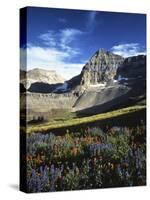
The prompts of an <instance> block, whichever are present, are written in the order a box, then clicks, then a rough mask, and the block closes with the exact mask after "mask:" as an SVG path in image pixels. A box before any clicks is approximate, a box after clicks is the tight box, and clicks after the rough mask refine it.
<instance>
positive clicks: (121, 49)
mask: <svg viewBox="0 0 150 200" xmlns="http://www.w3.org/2000/svg"><path fill="white" fill-rule="evenodd" d="M111 51H112V52H113V53H115V54H118V55H121V56H123V57H130V56H136V55H141V54H146V51H145V49H144V48H142V47H141V46H140V44H139V43H127V44H119V45H116V46H113V47H112V48H111Z"/></svg>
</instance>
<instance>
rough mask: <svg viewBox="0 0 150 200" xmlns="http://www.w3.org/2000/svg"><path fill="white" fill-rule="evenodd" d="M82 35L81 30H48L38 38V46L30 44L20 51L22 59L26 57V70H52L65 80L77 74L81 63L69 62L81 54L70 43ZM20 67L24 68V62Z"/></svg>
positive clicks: (81, 65)
mask: <svg viewBox="0 0 150 200" xmlns="http://www.w3.org/2000/svg"><path fill="white" fill-rule="evenodd" d="M82 34H83V32H82V31H81V30H78V29H71V28H70V29H69V28H68V29H62V30H59V31H58V32H55V31H51V30H49V31H47V32H46V33H43V34H41V35H40V36H39V37H38V38H39V39H40V40H41V45H40V46H35V45H32V44H30V45H27V48H26V49H21V55H22V57H24V55H27V70H29V69H33V68H44V69H49V70H51V69H52V70H56V71H57V72H58V73H60V74H62V76H64V78H66V79H70V78H71V77H73V76H75V75H77V74H79V73H80V72H81V69H82V67H83V63H78V62H77V63H74V62H72V61H71V60H72V58H74V57H75V56H76V55H78V54H80V53H81V52H80V50H79V49H78V48H76V47H74V45H73V44H72V43H73V42H75V41H77V40H78V36H80V35H82ZM43 44H44V45H43ZM23 60H25V59H22V61H23ZM21 65H22V68H24V65H25V62H22V63H21Z"/></svg>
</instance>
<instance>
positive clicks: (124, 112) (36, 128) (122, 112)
mask: <svg viewBox="0 0 150 200" xmlns="http://www.w3.org/2000/svg"><path fill="white" fill-rule="evenodd" d="M145 109H146V106H145V105H135V106H130V107H127V108H122V109H118V110H115V111H111V112H107V113H102V114H97V115H93V116H89V117H82V118H75V119H67V120H60V121H51V122H47V123H43V124H39V125H29V126H28V127H27V133H28V134H30V133H33V132H49V131H51V130H58V129H65V130H66V129H68V128H70V127H78V126H79V127H82V126H83V125H86V126H87V125H88V124H92V123H97V122H102V121H104V120H105V121H106V120H112V119H114V118H121V117H124V116H128V115H131V114H135V116H136V113H141V112H143V113H145ZM132 118H134V117H132ZM126 120H128V117H127V118H126ZM127 123H128V122H127Z"/></svg>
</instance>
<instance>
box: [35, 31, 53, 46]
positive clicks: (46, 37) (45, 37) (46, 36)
mask: <svg viewBox="0 0 150 200" xmlns="http://www.w3.org/2000/svg"><path fill="white" fill-rule="evenodd" d="M39 38H40V39H41V40H42V41H43V43H44V44H45V45H48V46H56V39H55V33H54V31H47V32H46V33H43V34H41V35H39Z"/></svg>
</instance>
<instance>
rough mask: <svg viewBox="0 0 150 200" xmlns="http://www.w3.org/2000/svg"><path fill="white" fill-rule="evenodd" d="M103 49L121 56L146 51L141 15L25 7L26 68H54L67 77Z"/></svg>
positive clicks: (144, 26) (76, 71) (23, 51)
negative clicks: (26, 8)
mask: <svg viewBox="0 0 150 200" xmlns="http://www.w3.org/2000/svg"><path fill="white" fill-rule="evenodd" d="M99 48H104V49H106V50H108V51H112V52H114V53H116V54H119V55H122V56H124V57H128V56H133V55H138V54H145V52H146V16H145V15H144V14H129V13H114V12H101V11H98V12H96V11H83V10H66V9H54V8H33V7H29V8H28V10H27V44H24V43H23V40H22V41H21V54H22V55H24V53H25V51H26V50H27V70H29V69H33V68H44V69H49V70H56V71H57V72H58V73H59V74H62V76H64V77H65V78H66V79H69V78H71V77H73V76H75V75H77V74H79V73H80V71H81V69H82V67H83V66H84V64H85V63H86V62H87V61H88V59H89V58H90V57H91V56H92V55H93V54H94V53H95V52H96V51H97V50H98V49H99Z"/></svg>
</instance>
